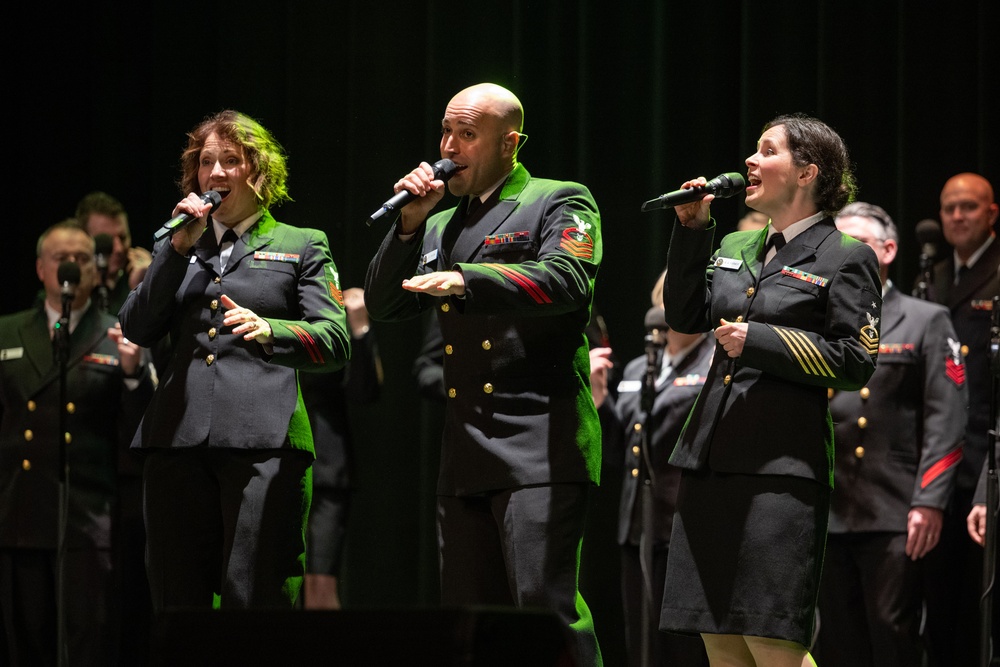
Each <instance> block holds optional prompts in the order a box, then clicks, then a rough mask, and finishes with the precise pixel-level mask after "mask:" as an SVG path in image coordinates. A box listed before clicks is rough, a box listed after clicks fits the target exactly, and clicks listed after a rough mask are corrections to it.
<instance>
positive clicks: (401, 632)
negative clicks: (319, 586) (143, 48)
mask: <svg viewBox="0 0 1000 667" xmlns="http://www.w3.org/2000/svg"><path fill="white" fill-rule="evenodd" d="M150 651H151V659H150V664H151V665H152V666H153V667H179V666H183V667H197V666H200V665H206V666H207V665H211V666H212V667H226V666H228V665H234V666H235V665H239V666H240V667H253V666H257V665H260V666H265V665H266V666H267V667H276V666H278V667H283V666H284V665H308V664H330V665H337V666H338V667H355V666H356V667H371V666H381V665H393V666H395V665H433V666H434V667H510V666H511V665H514V666H516V667H575V666H576V664H577V663H576V660H575V657H574V653H573V651H574V649H573V643H572V636H571V633H570V631H569V629H568V628H567V627H566V626H565V625H564V624H563V623H562V622H561V621H560V620H559V618H558V617H557V616H556V615H555V614H553V613H550V612H544V611H527V610H515V609H506V608H492V607H462V608H455V609H405V610H349V611H300V610H287V611H284V610H274V611H268V610H247V611H212V610H180V609H178V610H172V611H165V612H163V613H162V614H160V616H159V617H158V618H157V619H156V621H155V623H154V627H153V636H152V640H151V647H150Z"/></svg>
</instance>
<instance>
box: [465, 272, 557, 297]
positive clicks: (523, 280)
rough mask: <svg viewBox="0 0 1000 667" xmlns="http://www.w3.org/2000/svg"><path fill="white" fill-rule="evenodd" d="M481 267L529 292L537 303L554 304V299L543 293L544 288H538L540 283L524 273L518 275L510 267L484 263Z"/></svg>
mask: <svg viewBox="0 0 1000 667" xmlns="http://www.w3.org/2000/svg"><path fill="white" fill-rule="evenodd" d="M480 266H485V267H488V268H490V269H493V270H494V271H496V272H497V273H499V274H500V275H502V276H504V277H505V278H507V279H508V280H510V281H511V282H513V283H514V284H515V285H517V286H518V287H520V288H521V289H523V290H524V291H525V292H527V293H528V295H529V296H530V297H531V298H532V299H534V300H535V303H552V297H550V296H549V295H548V294H546V293H545V292H543V291H542V288H541V287H539V286H538V283H536V282H535V281H534V280H532V279H531V278H529V277H528V276H526V275H524V274H522V273H518V272H517V271H515V270H514V269H511V268H510V267H508V266H504V265H503V264H492V263H484V264H480Z"/></svg>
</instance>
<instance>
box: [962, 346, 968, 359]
mask: <svg viewBox="0 0 1000 667" xmlns="http://www.w3.org/2000/svg"><path fill="white" fill-rule="evenodd" d="M962 356H963V357H967V356H969V346H968V345H963V346H962Z"/></svg>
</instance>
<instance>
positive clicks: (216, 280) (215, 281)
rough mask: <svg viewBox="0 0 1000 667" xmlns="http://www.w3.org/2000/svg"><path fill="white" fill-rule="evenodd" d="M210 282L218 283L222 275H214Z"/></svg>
mask: <svg viewBox="0 0 1000 667" xmlns="http://www.w3.org/2000/svg"><path fill="white" fill-rule="evenodd" d="M212 282H213V283H215V284H216V285H218V284H219V283H221V282H222V277H221V276H215V278H214V279H212Z"/></svg>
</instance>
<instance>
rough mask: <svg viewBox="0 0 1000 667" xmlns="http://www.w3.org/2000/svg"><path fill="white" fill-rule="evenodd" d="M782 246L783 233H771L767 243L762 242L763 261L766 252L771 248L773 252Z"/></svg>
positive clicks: (765, 258) (765, 257)
mask: <svg viewBox="0 0 1000 667" xmlns="http://www.w3.org/2000/svg"><path fill="white" fill-rule="evenodd" d="M784 247H785V235H784V234H782V233H781V232H778V233H777V234H772V235H771V238H769V239H768V240H767V243H765V244H764V256H763V258H762V259H763V261H764V262H767V253H769V252H770V251H771V248H774V250H775V252H777V251H779V250H781V249H782V248H784Z"/></svg>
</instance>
